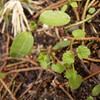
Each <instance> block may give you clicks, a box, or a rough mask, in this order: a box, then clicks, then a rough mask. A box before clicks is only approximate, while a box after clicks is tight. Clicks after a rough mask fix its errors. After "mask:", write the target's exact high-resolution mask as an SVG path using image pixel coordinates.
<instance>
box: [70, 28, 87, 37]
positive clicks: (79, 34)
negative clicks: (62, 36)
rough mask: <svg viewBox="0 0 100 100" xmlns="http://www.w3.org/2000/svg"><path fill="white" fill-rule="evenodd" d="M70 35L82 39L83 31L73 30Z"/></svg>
mask: <svg viewBox="0 0 100 100" xmlns="http://www.w3.org/2000/svg"><path fill="white" fill-rule="evenodd" d="M72 34H73V36H74V37H75V38H83V37H84V36H85V34H86V33H85V32H84V31H83V30H81V29H76V30H74V31H73V32H72Z"/></svg>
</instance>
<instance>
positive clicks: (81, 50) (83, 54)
mask: <svg viewBox="0 0 100 100" xmlns="http://www.w3.org/2000/svg"><path fill="white" fill-rule="evenodd" d="M77 53H78V57H79V58H80V59H83V58H88V56H89V55H90V50H89V49H88V48H87V47H86V46H78V48H77Z"/></svg>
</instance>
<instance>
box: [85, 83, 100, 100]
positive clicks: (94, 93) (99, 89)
mask: <svg viewBox="0 0 100 100" xmlns="http://www.w3.org/2000/svg"><path fill="white" fill-rule="evenodd" d="M99 94H100V84H98V85H96V86H95V87H94V88H93V89H92V96H98V95H99ZM92 96H89V97H88V98H87V99H86V100H94V99H93V97H92Z"/></svg>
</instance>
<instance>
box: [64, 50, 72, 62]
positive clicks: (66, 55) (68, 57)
mask: <svg viewBox="0 0 100 100" xmlns="http://www.w3.org/2000/svg"><path fill="white" fill-rule="evenodd" d="M62 60H63V62H64V63H65V64H66V63H67V64H71V63H74V57H73V55H72V53H71V52H70V51H67V52H65V53H64V54H63V57H62Z"/></svg>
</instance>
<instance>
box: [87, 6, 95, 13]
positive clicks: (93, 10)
mask: <svg viewBox="0 0 100 100" xmlns="http://www.w3.org/2000/svg"><path fill="white" fill-rule="evenodd" d="M95 11H96V9H95V8H94V7H91V8H90V9H89V10H88V13H89V14H93V13H94V12H95Z"/></svg>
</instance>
